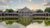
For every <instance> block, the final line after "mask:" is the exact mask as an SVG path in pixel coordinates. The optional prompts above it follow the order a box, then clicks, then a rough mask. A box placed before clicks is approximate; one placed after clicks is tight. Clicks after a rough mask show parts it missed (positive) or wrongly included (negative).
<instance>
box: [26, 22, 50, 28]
mask: <svg viewBox="0 0 50 28" xmlns="http://www.w3.org/2000/svg"><path fill="white" fill-rule="evenodd" d="M26 28H50V26H45V23H44V21H43V22H42V23H41V24H39V23H37V22H35V23H31V24H30V25H28V26H27V27H26Z"/></svg>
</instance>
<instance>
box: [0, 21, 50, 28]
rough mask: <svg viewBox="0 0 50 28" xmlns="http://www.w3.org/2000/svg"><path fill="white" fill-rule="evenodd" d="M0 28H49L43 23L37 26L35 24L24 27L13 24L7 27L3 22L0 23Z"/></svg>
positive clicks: (49, 27)
mask: <svg viewBox="0 0 50 28" xmlns="http://www.w3.org/2000/svg"><path fill="white" fill-rule="evenodd" d="M0 28H50V26H46V25H45V23H44V21H43V22H42V23H41V24H39V23H37V22H35V23H31V24H29V25H27V26H26V27H25V26H24V25H21V24H19V23H16V22H14V23H13V24H11V25H7V24H6V23H5V22H4V21H3V22H0Z"/></svg>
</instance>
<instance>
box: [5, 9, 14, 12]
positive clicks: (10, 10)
mask: <svg viewBox="0 0 50 28" xmlns="http://www.w3.org/2000/svg"><path fill="white" fill-rule="evenodd" d="M5 12H14V10H13V9H6V10H5Z"/></svg>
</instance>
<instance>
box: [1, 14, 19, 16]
mask: <svg viewBox="0 0 50 28" xmlns="http://www.w3.org/2000/svg"><path fill="white" fill-rule="evenodd" d="M0 16H18V14H0Z"/></svg>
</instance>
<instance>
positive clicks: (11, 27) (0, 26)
mask: <svg viewBox="0 0 50 28" xmlns="http://www.w3.org/2000/svg"><path fill="white" fill-rule="evenodd" d="M0 28H25V26H23V25H21V24H19V23H15V22H14V23H13V24H12V25H7V24H6V23H5V22H0Z"/></svg>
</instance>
